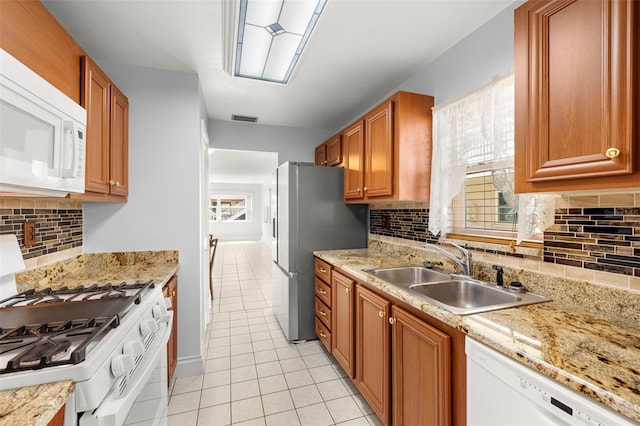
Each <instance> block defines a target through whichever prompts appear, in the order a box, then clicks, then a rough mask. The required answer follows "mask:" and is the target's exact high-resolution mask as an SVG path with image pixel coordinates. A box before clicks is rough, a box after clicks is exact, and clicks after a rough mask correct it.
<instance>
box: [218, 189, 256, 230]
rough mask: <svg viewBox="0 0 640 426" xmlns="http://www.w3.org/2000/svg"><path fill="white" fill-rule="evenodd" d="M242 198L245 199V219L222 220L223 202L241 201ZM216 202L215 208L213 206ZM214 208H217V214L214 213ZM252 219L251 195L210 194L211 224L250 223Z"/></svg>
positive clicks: (241, 193)
mask: <svg viewBox="0 0 640 426" xmlns="http://www.w3.org/2000/svg"><path fill="white" fill-rule="evenodd" d="M240 198H243V199H244V208H245V215H244V216H245V218H244V219H241V220H237V219H236V220H229V219H222V217H223V214H222V210H223V209H224V206H223V205H222V203H221V201H223V200H225V199H240ZM214 200H215V201H216V205H215V207H214V206H213V201H214ZM214 208H215V212H214ZM213 216H215V217H213ZM251 217H252V200H251V194H248V193H244V192H234V193H229V194H225V193H215V194H209V223H248V222H250V221H251Z"/></svg>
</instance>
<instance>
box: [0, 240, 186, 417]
mask: <svg viewBox="0 0 640 426" xmlns="http://www.w3.org/2000/svg"><path fill="white" fill-rule="evenodd" d="M178 267H179V264H178V252H177V251H176V250H162V251H139V252H118V253H87V254H81V255H79V256H76V257H74V258H71V259H67V260H64V261H61V262H56V263H53V264H51V265H47V266H43V267H39V268H35V269H32V270H29V271H26V272H22V273H19V274H16V287H17V290H18V291H19V292H22V291H25V290H28V289H30V288H34V289H36V290H42V289H44V288H48V287H51V288H52V289H56V288H60V287H63V286H67V287H76V286H79V285H85V286H86V285H92V284H96V283H98V284H105V283H113V284H120V283H122V282H126V283H135V282H137V281H142V282H147V281H154V282H155V283H156V284H158V285H161V286H163V285H164V284H166V283H167V282H168V281H169V280H170V279H171V277H172V276H173V275H174V274H175V273H176V272H177V270H178ZM74 386H75V385H74V383H73V381H70V380H67V381H62V382H54V383H45V384H41V385H37V386H26V387H23V388H17V389H9V390H5V391H0V426H1V425H5V424H6V425H11V426H22V425H25V426H26V425H33V426H36V425H46V424H47V423H48V422H49V420H51V418H53V416H54V415H55V414H56V413H57V412H58V410H59V409H60V408H61V407H62V406H63V405H64V404H65V402H66V401H67V399H68V398H69V396H70V395H71V394H72V393H73V390H74Z"/></svg>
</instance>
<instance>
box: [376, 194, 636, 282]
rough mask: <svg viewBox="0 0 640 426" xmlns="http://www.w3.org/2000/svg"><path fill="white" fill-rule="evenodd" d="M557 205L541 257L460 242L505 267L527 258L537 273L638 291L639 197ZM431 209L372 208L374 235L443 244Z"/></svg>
mask: <svg viewBox="0 0 640 426" xmlns="http://www.w3.org/2000/svg"><path fill="white" fill-rule="evenodd" d="M607 203H616V204H615V205H614V207H609V206H608V205H607ZM557 206H561V207H560V208H558V209H557V210H556V224H555V225H553V226H552V227H551V228H549V229H548V230H547V231H545V233H544V250H543V251H542V252H541V251H540V250H536V249H525V248H520V247H518V248H517V251H516V253H510V252H509V250H508V248H507V247H506V246H502V245H497V244H486V243H476V242H467V241H463V242H460V241H458V243H462V244H463V245H465V246H467V247H468V248H472V249H474V250H476V251H477V252H482V253H485V256H487V257H488V258H491V257H492V256H493V255H495V256H498V257H499V258H500V260H501V261H502V262H507V263H509V262H518V260H517V259H522V263H523V264H527V265H528V267H531V268H533V269H535V270H554V271H555V270H557V271H556V273H558V274H559V275H562V276H566V277H567V278H579V279H586V280H589V281H592V282H598V283H604V284H608V285H613V286H616V287H623V288H632V289H636V290H637V289H639V288H640V285H639V281H638V279H639V278H640V193H631V194H590V195H579V196H576V195H567V196H563V197H561V198H559V199H558V201H557ZM428 207H429V206H428V204H427V203H424V204H419V203H416V204H407V203H385V204H378V205H375V204H372V205H371V207H370V212H369V228H370V233H371V234H372V235H377V236H381V237H389V238H397V239H401V240H410V241H416V242H422V243H424V242H429V243H435V242H437V240H438V239H437V238H436V237H434V236H433V235H432V234H431V233H430V232H429V231H428V229H427V226H428V220H429V209H428ZM543 261H544V263H543ZM626 277H631V278H626ZM629 280H631V281H629Z"/></svg>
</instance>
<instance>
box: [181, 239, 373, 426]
mask: <svg viewBox="0 0 640 426" xmlns="http://www.w3.org/2000/svg"><path fill="white" fill-rule="evenodd" d="M270 250H271V249H270V247H268V246H266V245H264V244H262V243H259V242H257V243H251V242H245V243H220V245H219V246H218V251H217V253H216V259H215V262H214V286H215V290H214V294H215V300H214V306H213V319H212V321H211V323H210V324H209V327H208V329H207V338H208V342H207V345H208V346H207V362H206V367H205V372H204V374H201V375H198V376H191V377H181V378H178V379H176V380H175V383H174V385H173V389H172V392H171V399H170V401H169V425H170V426H174V425H175V426H192V425H194V426H195V425H198V426H216V425H277V426H289V425H292V426H293V425H303V426H306V425H318V426H322V425H380V424H381V423H380V421H379V420H378V418H377V417H376V416H375V414H373V411H372V410H371V408H370V407H369V405H368V404H367V403H366V401H365V400H364V398H363V397H362V395H360V393H359V392H358V390H357V388H356V387H355V386H354V384H353V382H351V380H350V379H349V378H347V377H346V375H345V373H344V371H343V370H342V368H341V367H340V366H338V365H337V364H336V362H335V360H334V358H333V357H332V356H331V355H329V354H328V353H327V352H326V351H325V349H324V347H323V346H322V345H321V344H320V343H319V342H318V341H317V340H316V341H311V342H306V343H301V344H295V345H294V344H291V343H289V342H288V341H287V340H286V338H285V337H284V335H283V333H282V331H281V329H280V326H279V324H278V321H277V320H276V318H275V317H274V316H273V313H272V311H271V251H270Z"/></svg>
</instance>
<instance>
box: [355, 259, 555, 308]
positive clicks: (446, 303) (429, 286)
mask: <svg viewBox="0 0 640 426" xmlns="http://www.w3.org/2000/svg"><path fill="white" fill-rule="evenodd" d="M364 272H367V273H369V274H371V275H373V276H375V277H377V278H380V279H381V280H383V281H386V282H388V283H390V284H394V285H398V286H402V287H404V288H406V289H408V290H409V291H410V292H412V293H414V294H415V295H416V296H418V297H421V298H422V299H424V300H425V301H427V302H429V303H431V304H433V305H436V306H439V307H441V308H443V309H446V310H447V311H449V312H453V313H454V314H458V315H469V314H477V313H480V312H487V311H495V310H498V309H505V308H513V307H516V306H524V305H531V304H534V303H541V302H548V301H550V300H551V299H549V298H546V297H543V296H540V295H537V294H534V293H528V292H524V293H514V292H512V291H509V290H506V289H501V288H497V287H491V286H490V285H489V284H487V283H484V282H482V281H477V280H475V279H473V278H470V277H466V276H459V275H450V274H445V273H442V272H438V271H434V270H433V269H430V268H425V267H422V266H401V267H393V268H377V269H365V270H364Z"/></svg>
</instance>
